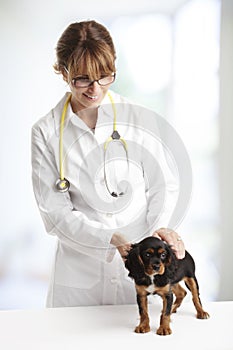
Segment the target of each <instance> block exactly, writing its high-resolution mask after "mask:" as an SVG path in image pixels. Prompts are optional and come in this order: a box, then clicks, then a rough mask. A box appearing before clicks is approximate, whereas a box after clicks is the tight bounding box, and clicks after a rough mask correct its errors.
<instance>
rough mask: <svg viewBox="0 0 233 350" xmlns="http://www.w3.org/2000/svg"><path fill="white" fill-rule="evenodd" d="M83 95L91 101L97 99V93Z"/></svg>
mask: <svg viewBox="0 0 233 350" xmlns="http://www.w3.org/2000/svg"><path fill="white" fill-rule="evenodd" d="M83 95H84V96H85V97H87V98H88V99H89V100H91V101H96V100H97V99H98V96H97V95H88V94H83Z"/></svg>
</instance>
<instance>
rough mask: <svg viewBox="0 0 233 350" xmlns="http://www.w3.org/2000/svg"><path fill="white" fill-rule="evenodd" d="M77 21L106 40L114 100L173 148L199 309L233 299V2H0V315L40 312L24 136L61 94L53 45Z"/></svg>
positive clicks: (48, 255)
mask: <svg viewBox="0 0 233 350" xmlns="http://www.w3.org/2000/svg"><path fill="white" fill-rule="evenodd" d="M86 19H95V20H97V21H99V22H101V23H102V24H104V25H105V26H107V28H108V29H109V30H110V33H111V34H112V37H113V39H114V42H115V46H116V51H117V70H118V73H117V81H116V83H115V84H114V86H113V90H115V91H116V92H119V93H120V94H122V95H124V96H126V97H128V98H130V99H131V100H133V101H136V102H137V103H140V104H143V105H144V106H146V107H149V108H152V109H153V110H155V111H156V112H157V113H158V114H160V115H161V116H163V117H164V118H165V119H166V120H168V122H169V123H170V124H171V125H172V126H173V127H174V128H175V129H176V131H177V132H178V134H179V135H180V137H181V138H182V140H183V142H184V144H185V146H186V148H187V151H188V153H189V157H190V159H191V163H192V168H193V195H192V201H191V204H190V207H189V210H188V212H187V215H186V217H185V218H184V220H183V222H182V223H181V225H180V227H179V228H178V231H179V233H180V234H181V235H182V237H183V239H184V241H185V243H186V247H187V249H188V250H190V251H191V252H192V255H193V256H194V257H195V260H196V265H197V277H198V279H199V284H200V289H201V295H202V299H203V301H205V300H206V301H209V300H211V301H212V300H233V282H232V275H233V258H232V252H231V249H232V248H231V246H232V244H233V234H232V223H233V222H232V221H233V210H232V204H231V203H232V199H233V185H232V178H233V157H232V156H231V150H233V141H232V130H233V118H232V116H233V1H231V0H223V1H220V0H144V1H141V0H126V1H125V0H117V1H115V2H109V1H107V0H99V1H94V0H85V1H80V0H57V1H54V0H51V1H47V0H40V1H30V0H20V1H19V0H1V1H0V26H1V31H0V43H1V56H0V60H1V67H2V71H1V79H0V81H1V86H0V89H1V91H0V96H1V116H0V118H1V139H0V142H1V147H0V157H1V158H0V159H1V174H0V176H1V180H0V188H1V211H0V214H1V227H0V309H30V308H31V309H35V308H43V307H44V305H45V298H46V292H47V285H48V280H49V273H50V269H51V264H52V261H53V254H54V253H53V248H54V244H55V238H54V237H49V236H48V235H47V234H46V233H45V230H44V227H43V224H42V221H41V218H40V215H39V211H38V209H37V207H36V203H35V200H34V195H33V191H32V184H31V165H30V134H31V127H32V125H33V124H34V123H35V122H36V121H37V120H38V119H39V118H40V117H42V116H43V115H45V114H46V113H47V112H48V111H49V110H50V109H51V108H52V107H53V106H55V105H56V103H57V101H58V100H59V99H60V98H61V97H62V96H63V94H64V92H65V91H66V90H67V86H66V84H65V83H64V82H63V80H62V78H61V77H60V76H58V75H56V74H55V73H54V71H53V67H52V66H53V64H54V61H55V46H56V43H57V40H58V38H59V37H60V35H61V34H62V32H63V31H64V29H65V28H66V27H67V26H68V25H69V24H70V23H72V22H75V21H80V20H86ZM229 276H230V277H229Z"/></svg>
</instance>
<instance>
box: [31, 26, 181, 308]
mask: <svg viewBox="0 0 233 350" xmlns="http://www.w3.org/2000/svg"><path fill="white" fill-rule="evenodd" d="M56 54H57V61H56V64H55V66H54V67H55V71H56V72H57V73H59V74H61V76H62V78H63V79H64V81H65V82H66V84H67V87H68V88H69V91H67V93H66V94H65V96H64V97H63V98H62V99H61V101H59V102H58V104H57V105H56V107H54V108H53V109H52V110H51V111H50V112H49V113H48V114H47V115H46V116H45V117H43V118H41V119H40V120H39V121H38V122H37V123H36V124H35V125H34V126H33V128H32V179H33V188H34V193H35V197H36V201H37V204H38V207H39V210H40V214H41V216H42V219H43V222H44V225H45V229H46V231H47V232H48V233H49V234H51V235H55V236H56V237H57V247H56V252H55V256H54V266H53V269H52V276H51V283H50V287H49V292H48V298H47V306H48V307H64V306H80V305H101V304H126V303H134V302H135V301H136V299H135V289H134V286H133V282H132V281H131V280H130V279H129V277H128V276H127V274H128V272H127V270H126V269H125V267H124V261H123V258H124V257H125V255H126V254H127V250H129V249H130V244H131V243H132V242H136V241H139V240H140V239H142V238H143V237H144V236H148V235H152V234H154V235H156V236H159V237H160V238H162V239H163V240H165V241H167V242H168V243H169V244H172V245H173V249H174V250H175V252H176V255H177V257H178V258H182V257H183V256H184V244H183V242H182V240H181V239H180V237H179V235H178V234H177V233H176V232H174V231H172V230H169V229H159V228H160V227H166V225H167V223H168V222H169V219H165V217H166V215H168V217H169V215H170V216H171V213H169V210H172V209H171V208H172V206H171V205H170V207H169V205H167V204H166V203H170V204H171V203H172V197H174V198H175V197H176V195H177V188H176V183H175V181H174V179H173V177H172V176H170V175H164V174H165V173H166V170H162V171H161V169H165V168H166V164H165V163H166V162H165V158H164V154H163V149H162V147H161V143H158V142H156V137H154V135H151V133H149V132H147V129H148V127H149V128H150V125H154V124H153V123H152V124H150V122H151V120H152V121H155V119H154V113H153V112H151V111H147V110H146V109H144V108H142V107H139V106H134V105H133V104H132V103H130V102H128V101H127V100H126V99H125V98H123V97H121V96H119V95H118V94H116V93H114V92H113V91H110V90H109V89H110V87H111V85H112V84H113V83H114V80H115V77H116V67H115V58H116V56H115V49H114V45H113V42H112V39H111V36H110V34H109V32H108V31H107V29H106V28H105V27H103V26H102V25H101V24H99V23H96V22H95V21H83V22H80V23H73V24H71V25H69V26H68V28H67V29H66V30H65V31H64V33H63V34H62V35H61V37H60V39H59V41H58V43H57V48H56ZM145 64H146V62H145ZM135 74H137V72H135ZM142 84H143V81H142ZM144 120H145V123H147V125H146V127H145V128H143V123H144ZM153 133H156V131H153V132H152V134H153ZM167 173H169V170H168V167H167ZM152 174H154V175H153V176H152ZM164 198H166V199H167V198H168V199H169V200H164ZM158 203H159V204H158ZM161 203H162V204H161ZM164 203H165V204H164ZM165 214H166V215H165Z"/></svg>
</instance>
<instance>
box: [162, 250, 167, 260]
mask: <svg viewBox="0 0 233 350" xmlns="http://www.w3.org/2000/svg"><path fill="white" fill-rule="evenodd" d="M166 256H167V254H166V253H165V252H164V253H161V255H160V258H161V259H163V260H164V259H166Z"/></svg>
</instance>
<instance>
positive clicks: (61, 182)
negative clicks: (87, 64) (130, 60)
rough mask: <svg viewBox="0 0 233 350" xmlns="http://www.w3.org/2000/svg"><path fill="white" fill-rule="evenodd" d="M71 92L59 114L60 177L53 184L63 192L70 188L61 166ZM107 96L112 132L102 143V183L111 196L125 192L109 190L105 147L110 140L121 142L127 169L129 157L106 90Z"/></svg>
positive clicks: (109, 95)
mask: <svg viewBox="0 0 233 350" xmlns="http://www.w3.org/2000/svg"><path fill="white" fill-rule="evenodd" d="M71 96H72V95H71V94H70V95H69V96H68V98H67V99H66V102H65V104H64V107H63V110H62V114H61V120H60V139H59V167H60V169H59V172H60V177H59V179H58V180H57V181H56V183H55V185H56V189H57V191H59V192H61V193H63V192H67V191H68V190H69V188H70V182H69V180H67V179H66V178H65V176H64V167H63V134H64V123H65V118H66V114H67V108H68V105H69V103H70V100H71ZM108 97H109V99H110V101H111V104H112V109H113V115H114V118H113V132H112V134H111V135H110V136H109V137H108V138H107V140H106V141H105V143H104V183H105V186H106V189H107V191H108V193H109V194H110V195H111V196H112V197H121V196H123V195H124V194H125V192H123V191H121V192H117V191H111V190H110V186H109V183H108V180H107V175H106V156H107V149H108V147H109V144H110V143H111V142H112V141H118V142H120V143H121V145H122V146H123V148H124V151H125V155H126V161H127V166H128V170H129V158H128V147H127V143H126V141H125V140H124V139H123V137H121V136H120V134H119V132H118V131H117V122H116V115H117V113H116V106H115V103H114V100H113V98H112V96H111V94H110V93H109V92H108Z"/></svg>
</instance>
